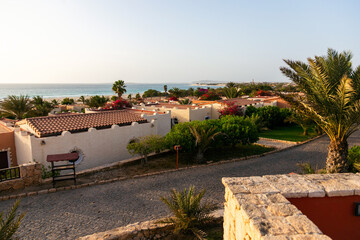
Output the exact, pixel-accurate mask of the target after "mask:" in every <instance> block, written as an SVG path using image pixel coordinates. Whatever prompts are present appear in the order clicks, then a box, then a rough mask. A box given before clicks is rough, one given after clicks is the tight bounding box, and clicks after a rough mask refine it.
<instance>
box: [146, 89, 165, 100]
mask: <svg viewBox="0 0 360 240" xmlns="http://www.w3.org/2000/svg"><path fill="white" fill-rule="evenodd" d="M162 95H163V94H162V93H161V92H160V91H157V90H154V89H148V90H146V91H145V92H144V93H143V98H147V97H157V96H162Z"/></svg>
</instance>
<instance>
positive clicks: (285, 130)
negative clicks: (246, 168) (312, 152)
mask: <svg viewBox="0 0 360 240" xmlns="http://www.w3.org/2000/svg"><path fill="white" fill-rule="evenodd" d="M303 133H304V131H303V129H302V128H301V127H300V126H298V125H289V126H284V127H278V128H275V129H272V130H267V131H264V132H261V133H260V134H259V136H260V137H263V138H271V139H278V140H285V141H292V142H303V141H306V140H308V139H310V138H313V137H316V136H317V133H316V132H315V130H314V129H313V128H311V129H309V132H308V135H306V136H304V134H303Z"/></svg>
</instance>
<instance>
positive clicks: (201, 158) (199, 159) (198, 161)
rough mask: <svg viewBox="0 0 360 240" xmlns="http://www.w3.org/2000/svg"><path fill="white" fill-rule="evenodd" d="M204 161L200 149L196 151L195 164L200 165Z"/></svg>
mask: <svg viewBox="0 0 360 240" xmlns="http://www.w3.org/2000/svg"><path fill="white" fill-rule="evenodd" d="M203 159H204V153H203V152H202V151H201V149H200V148H199V149H198V152H197V154H196V162H197V163H201V162H202V161H203Z"/></svg>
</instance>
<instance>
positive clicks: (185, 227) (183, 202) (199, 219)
mask: <svg viewBox="0 0 360 240" xmlns="http://www.w3.org/2000/svg"><path fill="white" fill-rule="evenodd" d="M204 194H205V190H201V191H200V192H199V193H196V192H195V187H194V186H190V187H189V190H187V189H186V188H185V189H184V191H182V192H178V191H177V190H175V189H172V190H171V195H170V197H169V198H166V197H161V201H162V202H163V203H165V204H166V206H167V207H168V208H169V209H170V211H171V212H172V213H173V214H174V216H172V217H169V218H166V219H165V220H163V221H160V222H162V223H170V224H173V225H174V232H175V233H176V234H184V235H185V236H182V237H181V239H189V236H186V235H187V234H189V232H191V233H193V234H194V235H195V236H196V237H198V238H199V239H205V238H204V237H206V234H205V232H203V231H201V230H200V229H199V228H201V227H202V226H203V225H204V224H206V223H207V222H209V221H211V220H212V219H213V217H211V215H210V213H211V212H212V211H214V210H216V209H217V206H216V205H215V204H212V203H209V202H205V203H202V202H201V200H202V198H203V197H204Z"/></svg>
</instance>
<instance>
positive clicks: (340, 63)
mask: <svg viewBox="0 0 360 240" xmlns="http://www.w3.org/2000/svg"><path fill="white" fill-rule="evenodd" d="M351 59H352V54H351V53H350V52H342V53H338V52H337V51H335V50H333V49H328V53H327V55H326V56H321V57H320V56H315V58H308V63H303V62H301V61H292V60H284V61H285V63H286V64H287V65H288V66H289V68H288V67H281V68H280V70H281V72H282V73H283V74H284V75H285V76H287V77H288V78H290V79H291V80H292V81H293V82H294V83H296V84H297V86H298V87H299V89H300V90H301V91H302V92H303V93H304V94H305V95H304V97H302V98H301V97H297V98H293V99H291V104H292V105H293V106H294V107H295V108H297V109H299V110H300V111H302V112H304V113H306V114H307V115H308V116H309V117H310V118H311V119H313V120H314V121H315V122H316V124H317V125H319V126H320V127H321V128H322V129H323V130H324V132H325V133H326V134H327V135H328V136H329V138H330V144H329V149H328V155H327V158H326V171H327V172H328V173H334V172H346V171H347V170H348V164H347V155H348V143H347V139H348V137H349V136H350V135H351V134H352V133H353V132H354V131H356V130H357V128H358V126H359V125H360V100H359V96H360V66H358V67H357V68H356V69H355V70H354V69H353V68H352V63H351Z"/></svg>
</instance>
